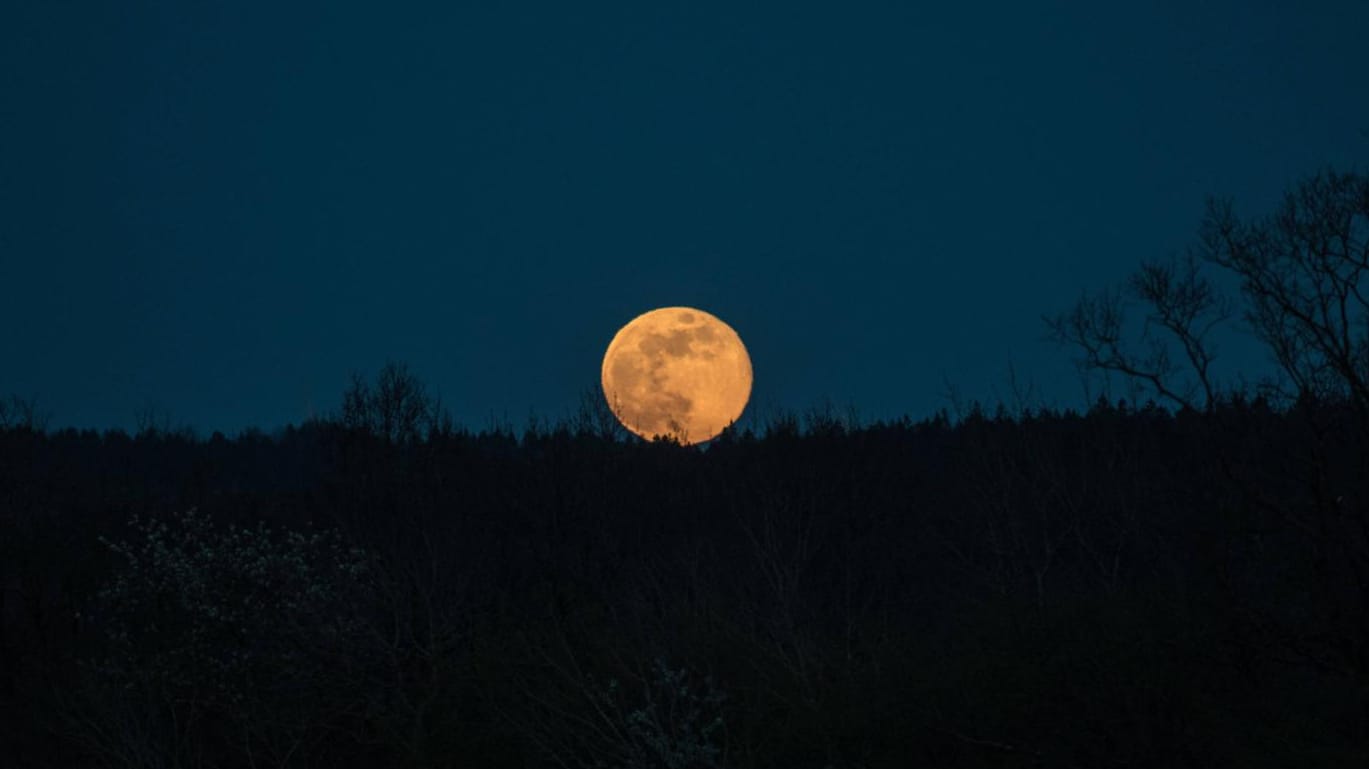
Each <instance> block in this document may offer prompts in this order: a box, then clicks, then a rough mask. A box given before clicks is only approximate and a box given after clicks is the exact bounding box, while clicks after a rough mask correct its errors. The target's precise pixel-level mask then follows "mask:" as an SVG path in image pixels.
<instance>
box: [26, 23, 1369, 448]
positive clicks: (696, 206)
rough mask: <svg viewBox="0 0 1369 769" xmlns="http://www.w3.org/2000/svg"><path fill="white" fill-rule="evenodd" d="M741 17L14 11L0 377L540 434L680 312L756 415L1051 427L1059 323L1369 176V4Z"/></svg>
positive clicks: (109, 415)
mask: <svg viewBox="0 0 1369 769" xmlns="http://www.w3.org/2000/svg"><path fill="white" fill-rule="evenodd" d="M496 5H498V6H500V8H499V9H498V10H495V9H492V8H491V6H496ZM744 5H746V4H742V3H730V2H729V3H721V4H717V5H712V4H705V3H700V2H688V3H670V4H667V3H654V2H632V3H622V4H612V5H610V4H604V3H564V2H557V3H542V2H523V3H448V2H443V3H431V4H426V5H421V6H419V5H414V6H409V5H405V4H401V3H355V2H347V1H346V0H330V2H253V1H248V0H235V1H234V2H223V3H185V2H169V1H168V2H160V3H150V2H139V1H138V0H118V2H99V1H92V0H79V1H77V0H15V1H13V2H7V3H4V4H3V7H2V8H0V328H3V329H4V331H3V334H0V395H2V394H5V393H15V394H19V395H21V396H25V397H36V398H37V400H38V402H39V405H40V406H41V407H42V408H43V409H44V410H45V411H47V412H48V413H50V414H51V417H52V422H51V424H52V426H65V425H76V426H82V427H101V428H103V427H110V426H122V427H126V428H127V427H131V426H132V425H133V423H134V419H135V414H136V413H137V412H138V411H139V410H140V409H143V408H145V407H147V406H153V407H155V408H157V409H159V410H160V411H162V412H163V413H165V414H166V415H168V416H169V418H170V419H171V420H172V421H173V422H174V423H177V424H189V425H192V426H194V427H196V428H197V429H199V430H200V431H202V432H204V431H209V430H215V429H219V430H224V431H225V432H231V431H236V430H238V429H241V428H242V427H244V426H247V425H257V426H261V427H264V428H268V429H269V428H271V427H274V426H279V425H281V424H284V423H287V422H298V421H300V420H302V419H303V418H305V417H306V416H307V415H308V414H309V413H310V412H311V411H313V412H325V411H327V410H329V409H333V408H336V407H337V406H338V405H339V403H340V399H341V393H342V391H343V389H344V388H345V387H346V385H347V382H348V380H349V377H350V375H351V373H352V372H354V371H360V372H368V373H374V372H375V371H376V370H378V369H379V368H380V366H381V365H383V364H384V363H385V362H386V361H387V360H397V361H404V362H407V363H408V364H409V365H410V367H411V368H412V370H413V371H414V372H415V373H417V374H418V375H419V376H420V377H421V378H422V379H423V380H425V381H426V382H427V383H428V385H429V387H430V388H431V389H432V390H434V391H436V392H438V393H440V394H441V395H442V396H443V398H444V400H445V401H446V403H447V405H448V406H449V407H450V408H451V410H452V412H453V414H454V416H456V418H457V419H458V421H460V422H462V423H464V424H466V425H467V426H470V427H472V428H476V429H479V428H481V427H486V426H489V425H490V424H491V420H492V419H507V420H509V421H510V422H511V423H512V424H513V425H514V426H515V427H521V425H522V424H523V422H524V421H525V420H526V418H527V416H528V414H529V413H532V412H535V413H536V414H538V415H541V416H542V417H544V418H548V419H556V418H559V417H562V416H565V415H567V414H568V413H569V412H570V411H571V410H572V409H573V408H574V406H575V404H576V403H577V402H578V400H579V398H580V396H581V394H582V393H583V392H584V391H585V390H586V389H587V388H591V387H597V385H598V374H599V363H600V359H601V356H602V355H603V352H604V349H605V347H606V346H607V345H608V342H609V340H610V339H611V338H612V336H613V334H614V332H615V331H616V330H617V329H618V328H619V327H620V326H621V325H622V324H623V323H625V322H627V321H628V320H630V319H631V318H632V317H634V316H635V315H637V314H639V313H641V312H644V311H646V310H648V309H650V308H653V307H658V306H664V305H692V306H696V307H700V308H702V309H705V310H708V311H709V312H712V313H714V314H716V315H718V316H719V317H721V318H722V319H723V320H725V321H727V322H728V323H729V324H731V325H732V326H733V327H734V328H735V329H736V330H737V331H738V332H739V333H740V334H741V336H742V338H743V339H744V340H745V341H746V343H747V345H748V347H749V348H750V351H751V356H752V359H753V362H754V366H755V370H756V377H757V379H756V386H755V390H754V393H753V401H752V405H753V409H752V411H751V412H750V413H751V414H752V415H758V416H762V417H764V416H765V415H766V413H769V412H773V411H774V410H777V409H795V410H799V411H802V410H804V409H806V408H808V407H810V406H812V405H814V404H816V403H818V402H820V401H822V400H823V399H827V400H830V401H831V402H832V403H834V404H835V405H837V406H838V407H839V408H842V409H844V408H845V407H846V406H847V405H853V406H855V407H856V409H857V410H858V411H859V413H860V414H861V415H862V416H863V417H865V418H879V417H892V416H897V415H902V414H909V415H912V416H914V417H922V416H926V415H928V414H930V413H932V412H933V411H935V410H936V409H937V408H940V407H943V406H946V405H947V401H946V399H945V397H944V393H945V391H946V383H947V382H948V381H949V382H951V383H953V384H955V385H957V386H958V387H959V388H960V389H961V390H962V392H963V393H964V394H965V395H966V396H968V397H982V398H986V399H990V398H992V397H993V396H994V394H995V393H999V394H1003V393H1005V392H1006V373H1007V370H1008V366H1009V365H1010V364H1011V365H1012V366H1013V367H1014V368H1015V370H1016V372H1017V375H1018V377H1019V378H1021V379H1023V380H1030V381H1032V382H1034V383H1035V385H1036V387H1037V389H1038V392H1039V394H1040V395H1041V396H1042V397H1043V398H1045V399H1046V400H1048V401H1051V402H1054V403H1056V404H1058V405H1070V404H1073V403H1076V402H1079V401H1081V400H1082V391H1081V388H1080V386H1079V383H1078V380H1077V377H1076V374H1075V372H1074V369H1073V366H1072V364H1071V362H1070V361H1071V356H1072V353H1071V352H1070V351H1068V350H1065V349H1062V348H1059V347H1057V346H1055V345H1053V344H1051V343H1049V342H1046V341H1044V326H1043V324H1042V322H1041V320H1040V316H1041V315H1042V314H1044V313H1053V312H1056V311H1059V310H1062V309H1064V308H1065V307H1066V306H1068V305H1069V304H1070V303H1071V302H1072V301H1073V300H1074V299H1075V298H1077V297H1078V295H1079V293H1080V292H1081V291H1082V290H1084V289H1086V288H1088V289H1093V288H1098V287H1101V286H1106V285H1109V284H1111V283H1113V282H1115V281H1118V280H1120V279H1121V278H1122V277H1124V276H1125V275H1126V274H1127V273H1128V272H1129V271H1131V270H1132V269H1133V268H1134V267H1135V266H1136V265H1137V264H1138V263H1139V262H1140V260H1142V259H1144V258H1148V257H1163V256H1166V255H1168V254H1171V253H1175V252H1178V251H1180V250H1182V249H1183V248H1184V247H1185V246H1187V245H1188V244H1189V243H1191V242H1192V236H1193V234H1194V232H1195V229H1196V226H1197V224H1198V222H1199V220H1200V218H1201V214H1202V207H1203V201H1204V199H1205V198H1206V196H1208V195H1209V194H1218V195H1223V196H1230V197H1233V198H1234V199H1235V200H1236V201H1237V205H1238V208H1239V210H1241V211H1244V212H1249V213H1259V212H1261V211H1264V210H1267V209H1268V207H1269V206H1270V205H1272V204H1273V203H1274V202H1275V201H1276V200H1277V199H1278V196H1279V195H1280V194H1281V193H1282V191H1283V190H1284V188H1285V187H1286V186H1287V185H1288V184H1289V183H1291V182H1293V181H1296V180H1297V179H1299V178H1301V177H1303V176H1305V175H1307V174H1309V173H1311V172H1314V171H1316V170H1318V169H1320V168H1323V167H1326V166H1334V167H1337V168H1340V169H1342V170H1349V169H1351V168H1359V169H1360V170H1364V165H1365V161H1366V159H1369V135H1367V134H1366V131H1369V98H1366V94H1367V93H1369V53H1366V51H1365V48H1364V46H1365V36H1364V33H1365V30H1366V29H1369V3H1365V2H1363V1H1362V0H1354V1H1348V2H1319V1H1318V0H1310V1H1308V2H1291V1H1289V2H1268V1H1265V0H1216V1H1212V2H1201V1H1197V0H1173V1H1168V2H1156V3H1139V2H1138V3H1125V4H1124V3H1100V2H1073V3H1060V2H1037V3H1019V2H1004V3H911V2H899V3H888V4H879V5H875V4H847V3H831V4H822V5H816V4H814V5H809V4H804V3H795V2H786V3H774V4H767V6H768V7H766V8H764V9H753V8H749V7H743V6H744ZM1233 359H1234V360H1233ZM1226 362H1227V363H1233V362H1241V361H1240V356H1239V353H1237V354H1234V355H1229V356H1228V358H1227V360H1226ZM1246 362H1249V361H1246Z"/></svg>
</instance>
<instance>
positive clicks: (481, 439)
mask: <svg viewBox="0 0 1369 769" xmlns="http://www.w3.org/2000/svg"><path fill="white" fill-rule="evenodd" d="M995 411H996V413H992V414H986V413H983V412H981V411H980V410H978V409H974V410H972V411H971V412H970V413H968V414H965V415H963V417H962V418H960V419H956V420H952V419H950V418H948V417H946V416H944V415H942V416H939V417H937V418H934V419H931V420H926V421H922V422H913V421H910V420H905V421H901V422H896V423H879V424H870V425H854V424H850V423H848V422H846V421H845V420H843V419H840V418H837V417H835V416H833V415H831V414H829V413H826V412H822V411H815V412H814V413H812V414H810V415H808V416H807V417H799V416H795V417H792V418H785V419H779V420H776V421H775V422H774V423H772V424H770V425H769V426H767V427H766V428H765V429H763V430H762V431H760V432H743V433H741V434H729V435H727V436H725V437H723V438H721V439H720V440H718V441H715V442H714V443H713V444H711V445H710V446H709V447H708V448H707V449H706V450H704V449H700V448H685V447H680V446H675V445H671V444H668V443H645V442H642V441H639V440H636V439H631V440H626V439H622V438H621V436H615V435H613V434H607V435H606V434H604V433H603V432H601V431H600V430H599V429H598V428H597V427H596V423H595V421H594V420H592V419H587V420H580V421H578V422H575V423H566V424H562V425H547V426H543V427H541V428H535V429H533V428H530V429H528V430H526V431H524V432H523V433H521V434H515V433H513V432H511V431H500V430H495V431H485V432H479V433H472V432H467V431H462V430H459V429H455V428H452V427H451V426H450V425H444V424H443V423H442V422H441V421H440V420H439V421H436V422H433V423H432V429H431V430H427V431H425V432H423V433H422V434H421V435H420V434H406V433H404V432H403V431H400V432H398V433H395V432H393V431H389V432H386V431H383V430H377V425H378V424H380V423H373V422H370V421H367V420H366V419H362V418H360V417H359V416H358V414H355V413H354V414H352V416H351V417H350V418H348V417H346V416H340V417H338V418H336V419H328V420H318V421H314V422H310V423H308V424H305V425H301V426H296V427H289V428H286V429H284V430H281V431H278V432H276V433H274V434H270V435H268V434H264V433H260V432H255V431H248V432H245V433H243V434H242V435H239V436H236V437H232V438H229V437H224V436H221V435H214V436H211V437H209V438H195V437H193V436H191V435H188V434H185V433H178V432H174V431H173V432H163V431H159V430H156V429H149V430H146V431H144V432H142V433H140V434H138V435H133V436H130V435H126V434H124V433H121V432H117V431H115V432H105V433H96V432H93V431H77V430H60V431H54V432H45V431H41V430H33V429H29V428H27V427H23V426H17V427H10V428H7V429H5V430H4V431H2V432H0V458H3V462H2V463H0V514H3V516H4V518H3V521H4V527H5V533H6V536H5V537H4V538H3V545H2V547H3V548H4V552H3V553H2V554H0V564H3V566H0V568H2V569H3V574H0V577H3V581H4V585H5V592H4V614H3V619H4V623H3V625H2V626H0V627H2V628H3V636H2V637H0V642H3V644H4V646H3V655H2V656H0V659H3V668H0V692H3V693H4V697H5V698H4V700H3V707H4V709H5V713H4V715H5V719H4V723H5V724H6V726H5V727H4V729H5V731H4V732H3V733H0V740H3V742H4V744H5V745H6V746H7V748H6V749H7V750H8V751H9V753H10V754H11V755H17V756H19V763H18V764H17V765H20V766H40V765H41V766H54V765H63V764H64V763H65V764H66V765H72V766H76V765H88V762H89V761H91V760H100V761H105V762H107V763H109V764H110V765H139V766H185V765H204V766H224V767H230V766H251V765H256V766H261V765H263V764H266V765H273V766H308V765H326V766H378V765H386V766H460V765H469V764H476V765H481V766H555V765H567V766H584V767H590V766H595V765H596V764H595V762H596V761H601V762H604V764H605V765H608V766H633V767H638V766H640V767H657V766H663V767H665V766H678V767H694V766H729V767H731V766H737V767H751V766H755V767H761V766H777V767H778V766H785V767H788V766H852V767H854V766H895V765H903V764H904V763H905V762H907V761H913V762H919V761H922V762H930V763H932V764H935V765H938V766H1038V765H1061V766H1068V765H1077V766H1101V765H1109V764H1111V763H1114V762H1122V761H1127V762H1131V763H1132V765H1160V764H1166V765H1194V766H1197V765H1203V766H1216V765H1235V764H1240V765H1244V766H1262V765H1270V766H1272V765H1277V764H1278V762H1280V761H1283V760H1295V759H1296V760H1301V759H1302V758H1305V757H1307V756H1315V757H1319V758H1317V759H1316V761H1315V762H1317V763H1326V764H1344V763H1346V762H1350V761H1352V760H1353V758H1354V757H1358V756H1362V755H1363V751H1364V750H1365V749H1366V745H1365V742H1364V736H1363V732H1362V728H1361V726H1362V724H1363V723H1364V719H1365V718H1366V716H1367V715H1369V713H1367V712H1366V708H1369V657H1366V654H1367V653H1366V651H1365V650H1366V649H1369V614H1366V605H1365V602H1364V595H1365V593H1364V588H1365V584H1366V582H1365V578H1366V576H1369V536H1366V535H1369V526H1366V516H1367V515H1369V505H1367V504H1366V501H1367V500H1369V484H1366V480H1365V479H1366V475H1365V474H1364V472H1363V459H1364V457H1365V455H1366V453H1365V446H1364V443H1363V441H1364V436H1363V435H1362V434H1360V433H1359V432H1358V431H1357V430H1356V429H1353V428H1354V425H1355V421H1354V420H1353V418H1352V414H1353V410H1352V409H1351V408H1350V407H1349V406H1348V404H1334V403H1324V402H1315V401H1304V402H1301V403H1298V404H1294V405H1293V406H1291V407H1289V408H1284V409H1275V408H1273V407H1271V406H1270V405H1269V404H1268V403H1266V402H1264V401H1262V400H1258V399H1257V400H1243V399H1232V400H1228V401H1223V402H1221V403H1219V404H1216V405H1215V407H1214V408H1212V409H1210V410H1207V411H1205V412H1198V411H1192V410H1180V411H1178V412H1171V411H1169V410H1166V409H1164V408H1161V407H1159V406H1156V405H1154V404H1149V405H1146V406H1143V407H1139V408H1135V407H1130V406H1127V405H1125V404H1121V403H1116V404H1113V403H1106V402H1100V403H1098V404H1096V405H1095V406H1094V407H1093V408H1092V409H1090V410H1088V411H1087V412H1086V413H1082V414H1079V413H1070V412H1053V411H1036V412H1031V413H1025V414H1009V413H1007V412H1006V411H1005V410H1002V409H997V410H995ZM598 427H603V425H602V424H599V425H598ZM586 719H588V721H587V720H586ZM197 754H198V755H202V756H205V757H206V758H204V759H203V763H202V764H196V763H195V761H193V760H192V758H193V756H195V755H197ZM208 756H212V757H213V758H212V759H211V758H208Z"/></svg>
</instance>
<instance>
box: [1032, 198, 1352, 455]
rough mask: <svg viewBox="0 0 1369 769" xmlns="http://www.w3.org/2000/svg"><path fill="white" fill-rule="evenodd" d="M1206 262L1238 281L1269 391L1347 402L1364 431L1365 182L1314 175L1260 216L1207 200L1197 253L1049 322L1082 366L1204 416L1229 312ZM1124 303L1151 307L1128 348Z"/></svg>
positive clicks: (1148, 269) (1151, 268) (1087, 298)
mask: <svg viewBox="0 0 1369 769" xmlns="http://www.w3.org/2000/svg"><path fill="white" fill-rule="evenodd" d="M1205 265H1208V266H1212V267H1216V268H1219V269H1222V270H1224V271H1226V272H1227V273H1228V274H1230V275H1231V276H1233V277H1234V278H1236V279H1237V281H1238V282H1239V284H1240V293H1241V300H1242V306H1243V315H1244V318H1245V320H1246V322H1247V323H1248V324H1249V327H1250V329H1251V330H1252V331H1253V332H1254V333H1255V335H1256V336H1257V337H1258V338H1259V339H1260V340H1261V341H1262V342H1264V344H1265V346H1266V347H1267V348H1268V350H1269V352H1270V353H1271V355H1272V357H1273V359H1274V361H1275V363H1276V364H1277V365H1278V367H1279V371H1280V374H1281V377H1280V379H1279V380H1276V381H1273V382H1270V383H1269V385H1270V389H1271V391H1274V392H1278V393H1280V394H1283V395H1285V396H1287V397H1289V398H1290V399H1295V398H1298V397H1303V396H1313V397H1317V398H1322V399H1325V398H1333V399H1337V400H1348V401H1349V403H1350V404H1351V405H1352V406H1353V407H1354V409H1355V412H1356V414H1357V415H1358V416H1359V419H1360V421H1361V422H1362V424H1363V425H1364V427H1365V429H1366V430H1367V431H1369V286H1366V285H1365V284H1366V280H1365V275H1366V273H1369V177H1366V176H1364V175H1360V174H1355V173H1345V174H1341V173H1336V172H1334V171H1326V172H1323V173H1319V174H1317V175H1315V176H1313V177H1311V178H1310V179H1307V180H1306V181H1304V182H1302V183H1301V184H1299V185H1297V186H1296V187H1295V188H1294V189H1293V190H1291V191H1290V192H1288V193H1287V195H1286V196H1285V197H1284V201H1283V203H1282V205H1281V206H1280V207H1279V209H1278V210H1277V211H1276V212H1275V213H1274V214H1272V215H1270V216H1267V217H1264V218H1261V219H1253V220H1243V219H1241V218H1240V217H1238V216H1237V215H1236V214H1235V212H1234V209H1233V206H1232V204H1231V202H1230V201H1228V200H1215V199H1214V200H1210V201H1209V202H1208V205H1207V214H1206V216H1205V218H1204V220H1203V224H1202V227H1201V229H1200V235H1199V245H1198V247H1197V248H1196V249H1195V250H1193V251H1190V252H1189V253H1188V254H1187V255H1186V256H1185V257H1184V258H1183V259H1177V260H1172V261H1170V262H1167V263H1165V262H1153V263H1147V264H1144V265H1142V266H1141V269H1140V270H1139V271H1137V272H1136V273H1135V274H1134V275H1133V276H1132V277H1131V279H1130V281H1129V282H1128V284H1127V285H1126V287H1125V289H1113V290H1110V291H1103V292H1101V293H1099V294H1096V295H1088V294H1086V295H1084V296H1083V297H1082V298H1081V299H1080V300H1079V301H1078V302H1077V303H1076V304H1075V305H1074V307H1073V308H1071V309H1070V310H1069V311H1067V312H1065V313H1061V314H1059V315H1057V316H1055V317H1050V318H1046V319H1045V320H1046V324H1047V326H1048V327H1049V328H1050V331H1051V335H1052V337H1053V338H1055V339H1056V340H1057V341H1060V342H1062V343H1066V344H1070V345H1072V346H1074V347H1077V348H1079V349H1080V350H1081V351H1082V352H1083V353H1084V358H1083V361H1082V363H1083V365H1084V366H1085V367H1086V368H1088V369H1092V370H1097V371H1104V372H1116V373H1119V374H1122V375H1124V376H1126V377H1129V378H1132V379H1135V380H1139V381H1142V382H1144V383H1146V384H1147V385H1148V386H1150V387H1151V388H1153V389H1154V391H1155V392H1156V393H1157V394H1158V395H1160V396H1162V397H1164V398H1166V399H1168V400H1170V401H1172V402H1174V403H1175V404H1177V405H1179V406H1182V407H1186V408H1192V409H1195V410H1205V409H1208V408H1211V406H1212V404H1213V399H1214V397H1215V396H1216V395H1217V394H1218V392H1217V387H1216V384H1215V382H1214V380H1213V376H1212V372H1211V366H1212V362H1213V360H1214V359H1215V358H1216V353H1215V349H1214V347H1213V345H1212V342H1211V338H1210V337H1211V332H1212V331H1213V329H1214V328H1216V327H1217V326H1218V325H1219V324H1220V323H1221V322H1222V321H1224V320H1226V319H1227V318H1229V317H1230V316H1231V315H1232V311H1233V307H1232V304H1231V303H1230V302H1229V301H1228V300H1226V299H1225V298H1223V297H1221V296H1220V295H1219V294H1218V292H1217V291H1216V289H1215V286H1214V283H1213V282H1212V280H1211V279H1210V278H1208V277H1207V276H1206V275H1205V274H1204V273H1203V269H1202V268H1203V266H1205ZM1129 299H1134V300H1139V301H1141V302H1142V303H1144V305H1145V306H1146V308H1147V311H1148V314H1147V317H1146V320H1145V323H1144V325H1143V327H1142V329H1141V332H1140V338H1139V340H1138V341H1137V342H1132V341H1131V340H1130V335H1131V329H1129V328H1128V326H1127V323H1126V317H1125V309H1126V304H1127V300H1129ZM1176 346H1177V349H1178V351H1179V353H1178V354H1176V353H1175V349H1176ZM1288 385H1291V388H1290V387H1289V386H1288Z"/></svg>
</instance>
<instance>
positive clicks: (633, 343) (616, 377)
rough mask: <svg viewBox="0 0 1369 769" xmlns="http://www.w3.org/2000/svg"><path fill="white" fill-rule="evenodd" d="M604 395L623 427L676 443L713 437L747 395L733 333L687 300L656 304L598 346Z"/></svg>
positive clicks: (743, 358) (743, 362) (745, 369)
mask: <svg viewBox="0 0 1369 769" xmlns="http://www.w3.org/2000/svg"><path fill="white" fill-rule="evenodd" d="M602 379H603V387H604V397H605V398H607V399H608V405H609V408H610V409H612V410H613V414H614V416H616V417H618V421H619V422H622V423H623V426H624V427H626V428H627V429H629V430H631V431H632V432H634V433H636V434H637V435H640V436H642V437H643V438H647V439H651V438H655V437H657V436H661V437H668V438H673V439H675V440H677V441H679V442H680V443H682V444H686V445H688V444H692V443H702V442H703V441H707V440H711V439H712V438H715V437H717V435H718V433H721V432H722V431H723V429H724V428H725V427H727V426H728V425H729V424H731V423H733V422H735V421H736V420H737V418H738V417H740V416H741V415H742V411H743V410H744V409H745V408H746V402H747V400H748V399H749V398H750V397H751V358H750V356H748V355H747V353H746V347H745V346H744V345H743V344H742V340H741V337H739V336H737V332H736V331H733V330H732V327H731V326H729V325H727V324H726V323H723V322H722V321H721V320H719V319H718V318H716V317H714V316H713V315H710V314H709V313H706V312H704V311H703V310H696V309H693V308H691V307H662V308H661V309H659V310H652V311H651V312H648V313H645V314H643V315H639V316H637V317H636V318H634V319H633V320H632V322H630V323H628V324H627V325H626V326H623V327H622V329H620V330H619V331H618V333H617V334H616V335H614V337H613V341H612V342H610V343H609V346H608V351H607V352H606V353H604V365H603V372H602Z"/></svg>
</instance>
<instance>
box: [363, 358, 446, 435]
mask: <svg viewBox="0 0 1369 769" xmlns="http://www.w3.org/2000/svg"><path fill="white" fill-rule="evenodd" d="M342 423H343V425H345V426H346V427H348V428H351V429H355V430H361V431H363V432H368V433H370V434H372V435H374V436H376V437H379V438H382V439H384V440H387V441H389V442H391V443H414V442H417V441H419V440H421V439H422V438H423V437H425V436H426V435H427V434H428V433H429V432H430V431H432V430H434V429H439V428H442V427H444V426H449V425H450V423H451V420H450V417H448V416H447V414H446V412H445V410H444V409H443V408H442V404H441V401H440V400H438V399H436V398H434V397H432V396H430V395H429V394H428V390H427V388H426V387H425V386H424V385H423V382H421V381H420V380H419V379H418V377H416V376H414V375H413V374H412V373H410V371H409V367H408V366H406V365H405V364H403V363H395V362H393V361H392V362H389V363H386V364H385V367H384V368H382V369H381V370H380V374H379V375H377V376H376V381H375V384H374V385H371V384H370V383H368V382H367V381H366V379H365V378H364V377H362V376H361V375H360V374H355V375H353V376H352V386H351V387H350V388H348V390H347V392H346V393H344V394H343V399H342Z"/></svg>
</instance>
